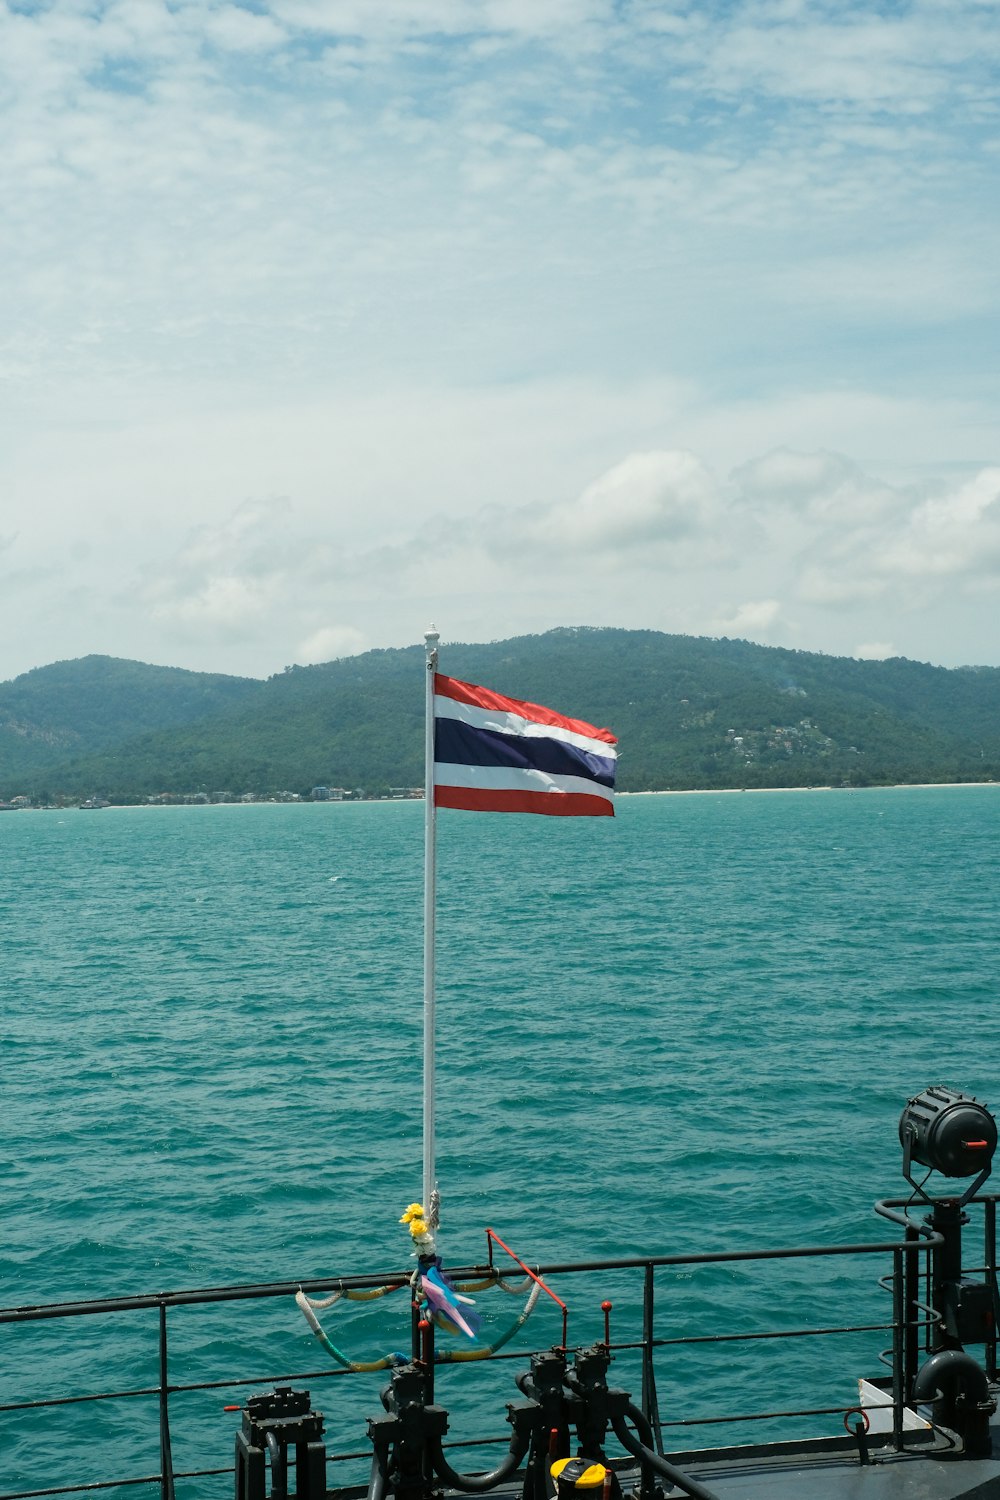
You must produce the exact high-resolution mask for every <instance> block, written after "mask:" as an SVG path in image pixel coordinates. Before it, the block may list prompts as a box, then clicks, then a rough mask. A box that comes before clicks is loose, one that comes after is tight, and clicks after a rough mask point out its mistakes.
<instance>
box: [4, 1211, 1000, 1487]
mask: <svg viewBox="0 0 1000 1500" xmlns="http://www.w3.org/2000/svg"><path fill="white" fill-rule="evenodd" d="M974 1201H975V1202H976V1203H978V1204H981V1205H982V1206H983V1209H984V1225H985V1242H986V1249H985V1253H984V1264H983V1267H981V1268H979V1269H981V1270H983V1271H984V1272H985V1274H986V1275H987V1276H991V1277H992V1278H993V1285H994V1286H995V1284H996V1266H997V1258H996V1202H997V1196H995V1195H986V1196H983V1197H981V1198H977V1199H975V1200H974ZM906 1206H907V1200H886V1201H885V1202H884V1203H881V1204H879V1205H878V1211H879V1212H880V1213H882V1214H883V1215H884V1216H885V1217H887V1218H890V1219H892V1220H893V1221H895V1222H898V1223H900V1224H901V1225H903V1227H904V1230H905V1238H904V1239H903V1240H902V1241H888V1242H877V1243H860V1244H843V1245H820V1246H805V1247H785V1248H779V1249H751V1248H747V1249H737V1250H730V1251H718V1252H711V1253H707V1254H698V1255H662V1256H636V1257H625V1258H620V1259H612V1260H594V1261H575V1262H568V1263H554V1264H548V1265H544V1266H540V1267H537V1268H535V1269H536V1270H537V1272H538V1274H540V1275H542V1276H544V1277H545V1279H546V1280H556V1281H560V1282H561V1281H562V1280H563V1279H564V1278H566V1279H576V1278H580V1277H586V1276H593V1275H595V1274H600V1275H601V1276H602V1277H604V1278H607V1277H608V1276H610V1275H615V1276H625V1277H632V1276H635V1275H636V1274H638V1275H639V1276H641V1296H640V1295H638V1294H636V1295H635V1297H634V1298H633V1301H634V1303H635V1304H636V1305H637V1307H638V1306H641V1336H640V1337H639V1338H638V1339H635V1340H633V1341H631V1342H629V1341H623V1342H612V1344H611V1348H612V1350H613V1352H615V1353H616V1354H621V1355H625V1354H627V1353H632V1354H638V1356H639V1361H640V1370H641V1395H640V1403H639V1404H640V1406H641V1410H642V1413H643V1415H644V1416H645V1418H646V1420H647V1421H648V1422H649V1424H650V1426H651V1428H652V1431H653V1434H654V1438H655V1443H656V1448H657V1450H658V1452H659V1453H660V1454H661V1455H662V1454H663V1453H664V1431H665V1430H666V1429H669V1430H676V1429H678V1428H698V1427H706V1428H712V1427H715V1426H717V1425H718V1424H721V1423H738V1424H746V1423H751V1422H767V1421H777V1420H781V1421H787V1420H789V1419H791V1418H803V1417H809V1418H814V1417H823V1416H829V1415H835V1414H837V1413H843V1412H844V1407H843V1406H840V1405H832V1406H831V1405H823V1406H813V1407H796V1408H795V1409H794V1410H786V1409H780V1410H773V1409H769V1410H763V1411H760V1410H751V1411H740V1412H733V1413H713V1414H711V1415H709V1416H687V1417H685V1416H678V1417H675V1418H674V1417H672V1418H670V1419H669V1420H664V1419H663V1418H662V1417H661V1413H660V1403H659V1398H658V1394H657V1379H656V1360H655V1356H656V1353H657V1351H664V1350H668V1349H669V1350H677V1349H681V1348H688V1349H697V1348H698V1347H699V1346H705V1345H715V1346H727V1345H736V1344H753V1343H756V1342H759V1341H771V1340H795V1339H814V1338H827V1337H831V1336H838V1335H860V1334H875V1333H886V1332H888V1333H889V1334H890V1335H891V1343H890V1345H889V1347H888V1348H887V1349H886V1350H884V1351H883V1355H884V1360H885V1363H886V1365H887V1367H888V1370H889V1397H890V1400H891V1406H892V1422H893V1426H892V1441H893V1443H894V1445H895V1446H896V1447H901V1446H902V1444H903V1413H904V1405H905V1395H906V1392H907V1391H908V1389H909V1388H910V1385H911V1383H912V1379H913V1376H914V1375H915V1373H916V1369H917V1365H918V1359H919V1352H920V1348H921V1345H923V1346H924V1347H926V1346H927V1342H928V1340H927V1330H928V1328H929V1326H930V1325H931V1324H932V1323H933V1321H934V1318H935V1313H934V1309H933V1308H932V1307H931V1305H930V1302H931V1299H930V1291H929V1288H930V1265H929V1261H930V1252H931V1250H932V1249H933V1248H934V1246H935V1245H936V1244H939V1243H940V1237H939V1236H937V1235H935V1234H933V1233H932V1232H931V1231H930V1229H929V1228H928V1227H927V1226H926V1225H924V1224H921V1223H918V1222H917V1221H915V1220H914V1219H913V1218H912V1217H909V1216H907V1214H906V1212H905V1209H906ZM874 1256H881V1257H885V1256H889V1257H890V1258H891V1270H890V1271H889V1273H888V1274H887V1275H885V1276H883V1277H882V1284H883V1285H884V1286H885V1287H886V1288H887V1289H888V1290H889V1291H891V1294H892V1304H891V1316H890V1318H889V1320H888V1321H862V1322H856V1321H848V1322H843V1323H825V1324H824V1325H823V1326H820V1327H817V1326H806V1327H794V1328H787V1327H785V1328H772V1329H750V1330H738V1329H737V1330H732V1329H727V1330H724V1331H722V1332H712V1333H682V1334H674V1335H671V1336H664V1335H661V1334H659V1333H658V1331H657V1273H666V1272H669V1271H688V1270H691V1269H693V1268H697V1267H706V1266H727V1267H737V1266H740V1265H747V1264H751V1265H754V1266H761V1265H764V1264H767V1263H774V1262H794V1261H820V1260H822V1261H827V1260H831V1259H836V1260H845V1259H847V1258H849V1257H861V1258H863V1259H864V1260H865V1261H866V1262H867V1260H868V1259H869V1258H870V1257H874ZM492 1270H493V1268H491V1267H489V1266H486V1267H464V1268H458V1269H455V1270H454V1271H453V1274H454V1276H455V1277H456V1279H457V1280H460V1281H462V1280H466V1279H469V1280H471V1279H475V1278H481V1277H483V1276H484V1275H489V1274H491V1271H492ZM494 1274H495V1272H494ZM409 1279H410V1273H409V1272H395V1273H389V1274H386V1275H374V1276H344V1277H331V1278H327V1279H322V1280H310V1281H307V1282H301V1283H300V1282H298V1281H287V1282H268V1283H257V1284H253V1285H238V1286H224V1287H209V1288H201V1289H197V1290H184V1291H174V1292H160V1293H153V1294H149V1295H145V1296H132V1297H113V1298H104V1299H95V1300H91V1301H80V1302H64V1303H53V1304H46V1305H41V1306H32V1307H13V1308H2V1309H0V1328H4V1327H8V1326H10V1325H17V1324H28V1323H43V1322H48V1321H51V1320H56V1319H63V1320H74V1319H81V1318H88V1317H100V1316H117V1315H120V1314H125V1313H134V1312H151V1313H154V1314H155V1316H156V1319H157V1352H158V1378H157V1382H156V1384H155V1385H146V1386H138V1387H132V1388H128V1389H122V1390H99V1391H89V1392H83V1393H74V1394H72V1395H58V1396H52V1397H46V1398H40V1399H31V1400H14V1401H8V1402H5V1403H0V1416H2V1415H4V1414H8V1415H12V1414H15V1413H23V1414H28V1413H39V1412H43V1411H53V1410H55V1409H56V1408H60V1407H67V1406H78V1405H82V1404H84V1403H100V1402H126V1401H132V1400H139V1399H145V1400H147V1401H150V1402H152V1401H155V1403H156V1411H157V1418H156V1422H157V1430H158V1439H159V1455H160V1459H159V1469H158V1470H157V1471H156V1472H154V1473H145V1474H136V1475H125V1476H121V1477H111V1476H106V1477H102V1478H101V1479H99V1480H96V1481H91V1482H86V1483H77V1484H61V1485H50V1486H49V1487H47V1488H41V1487H39V1488H32V1489H18V1490H16V1491H6V1490H4V1491H2V1492H0V1500H42V1497H49V1496H55V1495H73V1494H81V1493H90V1492H98V1491H103V1490H113V1489H114V1490H117V1489H122V1490H126V1489H129V1488H134V1487H138V1486H143V1485H145V1486H146V1487H147V1488H153V1487H158V1490H159V1495H160V1497H161V1500H175V1492H176V1486H177V1484H178V1483H179V1482H180V1481H182V1480H184V1481H193V1480H200V1479H208V1478H212V1477H215V1476H219V1475H226V1474H231V1473H232V1465H224V1466H221V1467H217V1468H207V1469H206V1468H201V1469H188V1470H184V1471H179V1470H177V1471H175V1468H174V1462H173V1450H172V1443H171V1430H170V1416H171V1402H172V1401H173V1400H174V1399H175V1398H177V1397H178V1396H181V1395H183V1394H190V1393H193V1392H208V1391H224V1390H234V1389H238V1388H246V1387H251V1386H256V1387H263V1386H268V1385H274V1384H282V1385H285V1384H293V1383H303V1382H309V1383H310V1384H312V1383H315V1382H316V1381H324V1380H331V1379H335V1380H336V1379H345V1378H350V1375H351V1372H349V1371H347V1370H342V1369H331V1368H329V1367H324V1368H322V1369H319V1370H317V1369H309V1370H295V1371H292V1372H287V1371H283V1372H281V1373H273V1372H272V1373H266V1374H259V1375H250V1376H241V1377H239V1378H237V1379H233V1378H232V1377H227V1378H223V1379H218V1380H210V1381H180V1380H178V1379H176V1378H173V1377H172V1373H171V1360H170V1343H169V1334H170V1327H171V1323H170V1320H171V1319H172V1318H173V1319H176V1318H177V1317H178V1316H180V1315H181V1311H182V1310H183V1309H185V1308H192V1307H205V1306H207V1305H210V1304H220V1303H226V1302H240V1303H246V1302H252V1301H255V1300H256V1301H262V1300H270V1299H278V1298H291V1297H293V1296H294V1294H295V1293H296V1292H297V1291H298V1290H299V1288H300V1286H301V1287H302V1288H303V1289H304V1290H306V1291H307V1292H311V1293H322V1292H330V1291H338V1290H339V1291H364V1290H369V1289H373V1288H375V1287H385V1286H390V1285H391V1286H398V1287H403V1286H405V1285H406V1284H407V1282H408V1281H409ZM867 1284H868V1285H871V1281H870V1280H869V1282H868V1283H867ZM671 1306H674V1303H673V1301H672V1302H671ZM922 1335H923V1337H922ZM2 1337H3V1335H2V1333H0V1369H5V1370H7V1371H11V1368H12V1366H11V1360H10V1357H9V1356H7V1355H5V1354H4V1353H3V1348H2ZM986 1353H987V1367H988V1374H989V1375H990V1378H992V1379H995V1378H996V1355H997V1349H996V1341H995V1339H994V1341H993V1342H992V1343H991V1344H989V1345H988V1346H987V1351H986ZM494 1359H495V1360H497V1361H502V1360H511V1359H515V1360H521V1361H526V1360H527V1359H528V1353H527V1352H525V1351H523V1350H521V1351H518V1352H515V1353H510V1352H506V1351H505V1352H504V1353H502V1354H498V1355H496V1356H494ZM499 1441H502V1442H506V1441H507V1439H506V1437H505V1438H503V1439H490V1438H473V1439H469V1440H467V1441H462V1442H453V1443H449V1444H448V1445H447V1446H449V1447H455V1448H462V1447H473V1446H475V1447H479V1446H486V1445H487V1444H488V1443H490V1442H499ZM362 1458H370V1450H365V1451H360V1450H352V1451H350V1452H337V1453H333V1454H331V1455H330V1456H329V1458H328V1462H329V1463H330V1464H331V1465H339V1464H346V1463H348V1462H349V1461H356V1460H358V1459H362ZM0 1472H2V1471H0ZM0 1485H2V1478H0ZM220 1493H221V1491H220Z"/></svg>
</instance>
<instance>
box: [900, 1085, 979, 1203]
mask: <svg viewBox="0 0 1000 1500" xmlns="http://www.w3.org/2000/svg"><path fill="white" fill-rule="evenodd" d="M899 1139H900V1143H901V1145H902V1147H903V1176H904V1177H906V1179H907V1181H910V1180H911V1178H910V1163H911V1162H919V1163H920V1164H921V1165H922V1166H925V1167H930V1168H931V1169H932V1170H933V1171H935V1172H940V1173H941V1175H942V1177H975V1178H977V1182H976V1184H975V1186H974V1187H973V1189H972V1191H973V1192H976V1191H977V1190H978V1189H979V1187H980V1186H981V1185H982V1183H983V1182H985V1181H986V1178H987V1177H988V1176H989V1174H990V1168H991V1166H992V1163H993V1153H994V1151H995V1150H996V1148H997V1123H996V1120H994V1118H993V1116H992V1115H991V1114H990V1112H989V1110H988V1109H987V1108H986V1106H985V1105H984V1104H979V1103H978V1102H977V1101H976V1100H975V1099H974V1098H973V1096H972V1095H971V1094H961V1093H959V1092H958V1090H957V1089H947V1088H936V1087H935V1088H929V1089H924V1091H923V1093H922V1094H917V1095H916V1096H915V1097H914V1098H913V1099H910V1100H909V1101H908V1103H907V1105H906V1108H905V1109H904V1110H903V1113H902V1114H901V1115H900V1117H899Z"/></svg>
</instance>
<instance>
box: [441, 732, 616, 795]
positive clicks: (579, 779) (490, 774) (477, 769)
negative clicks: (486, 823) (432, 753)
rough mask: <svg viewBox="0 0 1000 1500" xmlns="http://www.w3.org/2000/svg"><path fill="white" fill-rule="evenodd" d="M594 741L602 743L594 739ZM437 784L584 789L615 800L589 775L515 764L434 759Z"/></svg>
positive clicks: (555, 791) (533, 789)
mask: <svg viewBox="0 0 1000 1500" xmlns="http://www.w3.org/2000/svg"><path fill="white" fill-rule="evenodd" d="M594 743H600V741H595V742H594ZM434 785H435V786H464V787H472V788H473V789H474V790H477V791H491V792H552V793H553V794H554V795H558V794H559V793H560V792H583V793H584V794H585V795H586V796H588V797H603V798H604V800H605V801H606V802H613V801H614V793H613V792H612V790H611V788H610V787H606V786H602V785H601V783H600V782H598V781H589V780H588V779H587V777H586V776H550V775H549V774H548V772H546V771H532V770H520V769H518V768H517V767H514V766H510V767H508V766H456V765H450V764H448V763H447V762H442V761H435V762H434Z"/></svg>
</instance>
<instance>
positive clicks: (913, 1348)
mask: <svg viewBox="0 0 1000 1500" xmlns="http://www.w3.org/2000/svg"><path fill="white" fill-rule="evenodd" d="M919 1237H920V1236H919V1233H918V1231H917V1230H916V1229H914V1228H912V1226H910V1225H907V1229H906V1243H907V1245H914V1244H916V1242H917V1240H918V1239H919ZM903 1283H904V1286H905V1288H906V1296H905V1299H904V1302H905V1310H904V1319H905V1336H904V1342H903V1399H904V1400H906V1401H908V1400H909V1399H910V1393H911V1391H912V1390H913V1382H914V1381H915V1380H916V1378H917V1364H918V1362H919V1359H920V1329H919V1326H918V1324H919V1321H920V1318H919V1307H918V1304H919V1302H920V1256H919V1255H917V1253H916V1251H914V1250H910V1251H908V1253H907V1256H906V1262H905V1264H904V1267H903Z"/></svg>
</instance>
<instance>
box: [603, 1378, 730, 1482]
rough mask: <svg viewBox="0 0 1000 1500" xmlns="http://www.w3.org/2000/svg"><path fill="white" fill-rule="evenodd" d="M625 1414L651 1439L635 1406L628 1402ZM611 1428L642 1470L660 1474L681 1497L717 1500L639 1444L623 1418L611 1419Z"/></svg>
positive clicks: (679, 1470) (647, 1425)
mask: <svg viewBox="0 0 1000 1500" xmlns="http://www.w3.org/2000/svg"><path fill="white" fill-rule="evenodd" d="M626 1412H627V1414H628V1416H629V1417H630V1418H631V1420H632V1421H633V1422H636V1418H637V1417H638V1419H639V1422H641V1423H642V1426H643V1427H644V1428H646V1429H648V1430H649V1435H650V1437H652V1430H651V1429H650V1428H649V1423H648V1422H647V1421H646V1419H645V1418H644V1417H643V1415H642V1412H641V1411H640V1410H639V1408H638V1407H637V1406H633V1405H632V1403H631V1402H629V1404H628V1406H627V1407H626ZM639 1422H636V1426H639ZM611 1426H612V1428H613V1430H614V1434H615V1437H616V1438H617V1439H618V1441H619V1442H620V1443H621V1445H622V1447H623V1448H624V1449H625V1451H626V1452H627V1453H631V1454H632V1456H633V1458H637V1459H638V1460H639V1462H640V1464H641V1465H642V1466H643V1468H648V1469H652V1470H653V1472H654V1473H655V1474H660V1475H661V1476H662V1477H663V1478H664V1479H669V1480H670V1483H671V1484H673V1485H676V1486H677V1488H678V1489H679V1490H680V1491H681V1493H682V1494H683V1495H688V1496H690V1500H719V1497H718V1495H717V1494H716V1493H715V1491H714V1490H710V1489H707V1488H706V1487H705V1485H703V1484H702V1483H701V1482H700V1481H699V1480H697V1479H692V1477H691V1475H690V1474H685V1473H684V1472H683V1470H682V1469H678V1468H675V1467H674V1465H673V1464H672V1463H671V1462H670V1460H669V1459H666V1458H661V1457H660V1455H659V1454H658V1453H656V1452H654V1450H653V1449H652V1448H650V1447H648V1446H647V1445H646V1444H645V1443H642V1442H640V1441H639V1439H638V1438H637V1437H636V1436H635V1435H634V1434H633V1432H632V1431H631V1429H630V1428H629V1426H628V1423H627V1422H626V1421H625V1418H624V1417H613V1418H612V1421H611Z"/></svg>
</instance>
